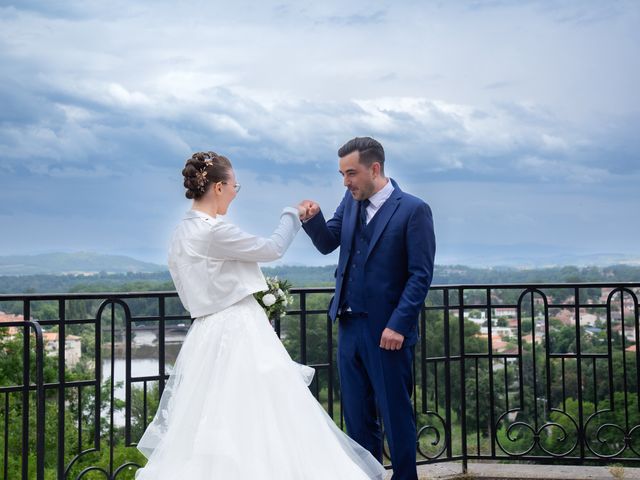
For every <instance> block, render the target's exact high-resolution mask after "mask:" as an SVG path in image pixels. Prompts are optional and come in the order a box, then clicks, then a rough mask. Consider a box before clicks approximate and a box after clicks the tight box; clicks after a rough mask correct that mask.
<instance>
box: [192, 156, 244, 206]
mask: <svg viewBox="0 0 640 480" xmlns="http://www.w3.org/2000/svg"><path fill="white" fill-rule="evenodd" d="M231 168H232V167H231V162H230V161H229V159H228V158H226V157H224V156H222V155H218V154H217V153H215V152H197V153H194V154H193V155H192V156H191V158H189V159H188V160H187V161H186V164H185V167H184V169H183V170H182V176H183V177H184V187H185V188H186V189H187V191H186V192H185V196H186V197H187V198H190V199H194V200H198V199H199V198H200V197H202V196H203V195H204V194H205V193H207V188H208V187H209V185H211V184H212V183H218V182H224V181H226V180H228V178H229V171H230V170H231Z"/></svg>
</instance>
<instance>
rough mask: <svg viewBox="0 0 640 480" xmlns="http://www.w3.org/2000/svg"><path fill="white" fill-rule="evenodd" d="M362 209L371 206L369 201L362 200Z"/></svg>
mask: <svg viewBox="0 0 640 480" xmlns="http://www.w3.org/2000/svg"><path fill="white" fill-rule="evenodd" d="M361 203H362V208H367V207H368V206H369V205H371V202H370V201H369V199H368V198H367V199H366V200H362V202H361Z"/></svg>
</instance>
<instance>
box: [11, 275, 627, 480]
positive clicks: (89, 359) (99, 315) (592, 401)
mask: <svg viewBox="0 0 640 480" xmlns="http://www.w3.org/2000/svg"><path fill="white" fill-rule="evenodd" d="M332 292H333V290H332V289H331V288H313V289H294V290H293V291H292V293H293V295H294V297H295V299H296V301H295V302H294V304H293V305H292V307H291V309H290V310H289V312H288V314H287V316H285V317H282V318H280V319H277V320H276V321H275V324H274V327H275V330H276V332H277V333H278V335H279V336H280V337H281V338H282V341H283V343H284V344H285V346H286V347H287V348H288V350H289V352H290V353H291V355H292V357H293V358H294V359H295V360H297V361H299V362H301V363H305V364H309V365H312V366H314V367H315V368H316V370H317V374H316V377H315V379H314V382H313V383H312V384H311V387H310V388H311V390H312V392H313V394H314V395H315V396H316V398H318V400H319V401H320V402H321V403H322V404H323V406H324V407H325V408H326V409H327V411H328V412H329V414H330V415H331V416H332V417H333V418H334V420H335V421H336V422H337V423H338V424H340V425H342V415H341V408H340V389H339V381H338V376H337V369H336V365H335V362H334V355H335V348H336V345H337V337H336V330H337V329H336V328H335V326H334V325H332V323H331V321H330V320H329V319H328V318H327V305H328V302H329V299H330V297H331V294H332ZM639 293H640V283H624V284H621V283H615V284H613V283H589V284H584V283H583V284H538V285H528V284H525V285H451V286H434V287H432V288H431V291H430V293H429V296H428V297H427V301H426V303H425V308H424V310H423V311H422V313H421V315H420V320H419V328H420V332H421V336H420V341H419V342H418V344H417V345H416V355H415V359H416V361H415V365H414V377H415V387H414V396H413V401H414V407H415V414H416V420H417V424H418V432H419V434H418V444H417V446H416V447H417V450H418V458H419V460H418V462H419V463H429V462H444V461H452V460H459V461H462V462H463V465H464V466H465V468H466V463H467V461H469V460H500V461H503V460H511V461H530V462H541V463H544V462H563V463H577V464H585V463H586V464H597V463H603V462H604V463H607V462H616V463H638V462H639V461H640V433H639V430H640V389H639V385H640V368H639V366H640V351H639V350H638V349H637V348H635V345H636V342H637V339H638V338H639V336H640V332H639V308H638V294H639ZM0 311H4V312H10V313H14V314H17V315H22V316H23V318H25V319H28V321H27V322H23V321H20V320H19V318H15V319H13V320H12V321H11V322H2V323H0V362H2V363H0V425H1V427H2V428H1V433H0V448H1V451H2V454H1V455H2V458H3V468H2V472H3V478H4V479H13V478H23V479H26V478H37V479H42V478H44V473H45V470H46V471H47V472H51V473H50V475H52V476H55V477H56V478H59V479H81V478H107V479H128V478H133V475H134V472H135V470H136V469H137V468H138V467H139V466H140V465H142V464H143V463H144V458H143V457H142V456H141V454H140V453H139V452H138V451H137V450H136V449H135V442H136V441H137V440H138V439H139V437H140V435H141V434H142V432H143V431H144V429H145V428H146V425H147V424H148V422H149V421H150V419H151V418H152V417H153V414H154V413H155V408H156V406H157V402H158V397H159V395H160V394H161V393H162V391H163V389H164V386H165V382H166V380H167V378H168V376H169V374H170V371H171V367H172V365H173V362H174V360H175V357H176V355H177V352H178V351H179V347H180V344H181V340H182V338H184V335H185V333H186V331H187V330H188V327H189V325H190V318H189V317H188V315H187V314H186V312H185V311H184V310H183V309H182V307H181V305H180V303H179V300H178V299H177V296H176V294H175V292H143V293H88V294H84V293H83V294H51V295H40V294H33V295H0ZM32 338H35V345H34V342H32V341H31V339H32ZM34 355H35V361H32V357H33V356H34ZM34 363H35V366H36V367H37V368H36V369H35V371H33V370H34V369H33V366H34ZM33 378H35V381H33ZM34 419H35V421H34ZM18 426H20V428H18ZM247 456H248V461H250V452H247Z"/></svg>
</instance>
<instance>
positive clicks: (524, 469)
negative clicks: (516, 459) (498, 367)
mask: <svg viewBox="0 0 640 480" xmlns="http://www.w3.org/2000/svg"><path fill="white" fill-rule="evenodd" d="M418 474H419V476H420V480H436V479H443V480H444V479H456V478H458V479H461V480H462V479H464V480H467V479H469V480H471V479H482V480H505V479H517V480H533V479H536V480H540V479H544V480H622V479H640V468H633V467H629V466H627V467H584V466H573V465H570V466H569V465H533V464H508V463H471V462H470V463H469V468H468V472H467V475H463V474H462V465H461V464H460V463H437V464H432V465H421V466H419V467H418ZM386 478H387V480H388V479H390V478H391V472H389V474H388V475H387V477H386Z"/></svg>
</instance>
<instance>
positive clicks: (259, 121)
mask: <svg viewBox="0 0 640 480" xmlns="http://www.w3.org/2000/svg"><path fill="white" fill-rule="evenodd" d="M639 24H640V2H638V1H636V0H629V1H616V0H602V1H593V2H591V1H585V0H575V1H571V0H566V1H501V0H487V1H481V0H476V1H471V0H470V1H462V0H461V1H458V2H445V1H441V2H437V1H433V2H427V1H398V0H396V1H386V2H372V1H371V0H367V1H364V0H362V1H360V0H353V1H352V0H350V1H346V2H345V1H337V0H336V1H327V2H301V1H288V0H284V1H277V2H271V1H268V0H266V1H260V2H258V1H255V2H246V1H243V0H235V1H224V2H221V1H204V0H200V1H195V0H188V1H181V2H178V1H175V0H174V1H165V0H154V1H143V0H127V1H123V0H113V1H111V2H104V1H96V0H93V1H76V0H67V1H60V2H51V1H44V0H43V1H38V0H20V1H19V2H13V1H6V0H0V65H1V68H0V226H1V227H0V231H1V232H2V234H1V235H0V255H9V254H25V253H42V252H52V251H77V250H90V251H96V252H102V253H123V254H129V255H133V256H136V257H138V258H141V259H145V260H150V261H155V262H159V263H164V261H165V251H166V247H167V243H168V238H169V236H170V233H171V230H172V228H173V226H174V225H175V224H176V223H177V222H178V221H179V219H180V217H181V215H182V212H184V211H185V210H187V209H188V208H189V202H188V201H187V200H186V199H185V198H184V195H183V190H182V186H181V175H180V170H181V169H182V166H183V165H184V161H185V159H186V158H187V157H189V156H190V155H191V153H192V152H194V151H199V150H214V151H217V152H219V153H223V154H225V155H227V156H228V157H230V158H231V160H232V161H233V163H234V166H235V168H236V173H237V177H238V180H239V181H240V182H241V183H242V185H243V188H242V191H241V193H240V195H239V196H238V198H237V200H236V202H235V203H234V205H233V207H232V212H231V213H230V215H229V216H228V217H229V220H231V221H234V222H237V223H238V224H240V225H241V226H242V227H243V228H245V229H247V230H249V231H252V232H255V233H260V234H268V233H270V231H271V229H272V228H273V227H274V226H275V223H276V222H277V218H278V215H279V211H280V209H281V208H282V207H283V206H285V205H290V204H295V203H297V202H298V201H299V200H301V199H302V198H313V199H316V200H318V201H319V202H320V204H321V205H322V206H323V210H324V211H326V212H327V213H332V212H333V210H334V208H335V206H336V205H337V203H338V201H339V199H340V198H341V196H342V193H343V187H342V184H341V179H340V176H339V174H338V172H337V156H336V150H337V148H338V147H339V146H340V145H341V144H342V143H344V142H345V141H346V140H348V139H350V138H352V137H354V136H362V135H371V136H374V137H375V138H377V139H378V140H380V141H381V142H382V143H383V145H384V146H385V150H386V153H387V173H388V174H389V175H390V176H392V177H393V178H395V179H396V180H397V181H398V182H399V183H400V185H401V187H402V188H403V189H404V190H405V191H408V192H411V193H413V194H416V195H418V196H420V197H422V198H424V199H425V200H426V201H427V202H428V203H430V205H431V206H432V208H433V211H434V218H435V225H436V234H437V237H438V258H437V261H438V262H439V263H452V262H462V263H465V262H468V263H471V262H473V261H474V259H476V260H477V259H478V258H482V257H485V258H487V255H490V254H491V255H494V254H496V253H498V254H499V252H517V253H518V254H522V255H529V256H530V257H531V258H535V257H536V255H540V254H546V253H550V252H551V253H558V254H572V253H580V254H590V253H591V254H593V253H621V254H628V255H637V256H640V222H639V221H638V207H639V206H640V188H639V185H640V135H639V134H638V133H639V132H640V94H639V93H638V85H640V30H639V29H638V25H639ZM334 261H335V257H329V258H327V257H322V256H321V255H319V254H318V253H316V252H315V251H313V249H312V247H311V244H310V242H309V241H308V239H307V238H306V236H305V235H304V233H301V234H300V235H299V237H298V238H297V239H296V241H295V243H294V246H293V247H292V249H291V250H290V251H289V252H288V254H287V256H286V257H285V259H284V263H290V264H292V263H298V264H314V265H317V264H326V263H333V262H334Z"/></svg>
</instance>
